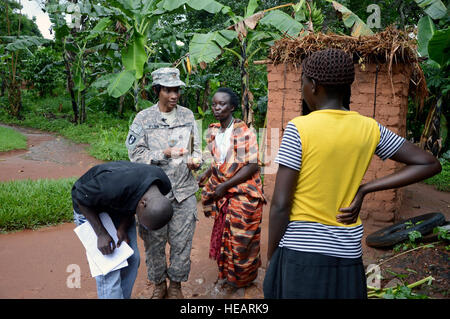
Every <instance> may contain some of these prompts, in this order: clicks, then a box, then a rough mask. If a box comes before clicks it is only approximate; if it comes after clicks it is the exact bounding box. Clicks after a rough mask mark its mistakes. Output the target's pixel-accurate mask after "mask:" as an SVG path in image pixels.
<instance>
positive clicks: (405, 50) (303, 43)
mask: <svg viewBox="0 0 450 319" xmlns="http://www.w3.org/2000/svg"><path fill="white" fill-rule="evenodd" d="M416 47H417V41H416V40H415V39H413V38H410V37H409V36H408V34H407V33H406V32H404V31H401V30H397V29H395V28H393V27H388V28H386V29H385V30H384V31H382V32H379V33H376V34H374V35H371V36H361V37H352V36H347V35H339V34H333V33H330V34H324V33H310V34H308V35H306V36H304V37H300V38H284V39H281V40H278V41H276V42H275V44H274V45H273V46H272V47H271V49H270V53H269V58H270V60H271V61H272V63H273V64H280V63H283V64H284V63H291V64H294V65H300V64H301V62H302V60H303V59H304V58H305V57H306V56H307V55H309V54H311V53H312V52H315V51H320V50H323V49H326V48H338V49H342V50H344V51H346V52H348V53H349V54H352V55H353V58H354V60H355V62H357V63H359V64H370V63H378V64H385V63H387V64H388V72H389V76H390V77H391V84H392V65H393V64H407V65H411V66H412V68H413V72H412V75H411V83H410V91H411V93H413V94H414V95H415V96H416V98H418V100H419V101H420V102H421V104H423V100H424V98H425V97H426V96H427V94H428V90H427V86H426V81H425V76H424V74H423V71H422V68H421V67H420V64H419V57H418V55H417V50H416ZM392 86H393V84H392Z"/></svg>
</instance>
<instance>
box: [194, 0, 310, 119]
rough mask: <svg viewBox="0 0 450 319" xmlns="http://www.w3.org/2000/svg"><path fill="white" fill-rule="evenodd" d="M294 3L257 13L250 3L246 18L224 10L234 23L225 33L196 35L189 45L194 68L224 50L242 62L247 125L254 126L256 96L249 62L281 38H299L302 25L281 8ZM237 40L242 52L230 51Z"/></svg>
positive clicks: (256, 5)
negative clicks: (263, 27)
mask: <svg viewBox="0 0 450 319" xmlns="http://www.w3.org/2000/svg"><path fill="white" fill-rule="evenodd" d="M292 6H294V4H293V3H288V4H285V5H281V6H277V7H273V8H270V9H266V10H263V11H258V12H256V9H257V7H258V0H250V1H249V2H248V4H247V7H246V10H245V14H244V16H243V17H241V16H238V15H236V14H234V13H233V12H232V11H231V10H230V8H229V7H225V6H224V7H223V8H222V13H225V14H227V15H228V16H229V17H230V20H231V22H232V24H231V25H230V26H229V27H227V28H226V29H223V30H218V31H214V32H209V33H206V34H205V33H196V34H194V36H193V37H192V40H191V42H190V44H189V54H190V57H191V62H192V64H193V65H198V64H201V65H202V64H203V65H205V64H206V63H210V62H213V61H214V60H215V59H216V58H217V57H218V56H219V55H221V54H222V52H223V51H228V52H231V53H232V54H234V55H235V56H236V57H237V58H238V60H239V62H240V72H241V93H242V102H241V107H242V116H243V120H244V121H245V122H246V123H247V124H248V125H252V124H253V110H252V104H253V95H252V93H251V91H250V87H249V86H250V83H249V82H250V81H249V71H248V69H249V63H250V61H251V60H252V58H253V57H254V56H255V54H256V53H257V52H259V51H261V50H262V49H264V48H268V46H269V44H270V43H272V42H273V41H274V40H275V39H277V38H280V37H281V35H287V36H292V37H295V36H298V35H299V34H300V33H301V32H302V31H303V30H304V27H303V25H302V24H301V23H300V22H298V21H296V20H295V19H294V18H292V17H291V16H290V15H288V14H286V13H284V12H283V11H280V10H278V9H280V8H282V7H292ZM255 12H256V13H255ZM258 25H265V26H271V27H274V28H275V29H276V30H277V31H278V32H277V33H274V32H267V31H260V30H256V27H257V26H258ZM235 41H237V42H238V45H239V49H238V50H237V51H236V50H234V49H232V48H231V46H232V45H233V43H234V42H235Z"/></svg>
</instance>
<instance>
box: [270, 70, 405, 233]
mask: <svg viewBox="0 0 450 319" xmlns="http://www.w3.org/2000/svg"><path fill="white" fill-rule="evenodd" d="M376 69H377V66H376V65H374V64H370V65H365V66H364V67H361V66H360V65H357V64H355V71H356V72H355V73H356V74H355V82H354V83H353V85H352V97H351V104H350V108H351V110H352V111H357V112H359V113H360V114H362V115H365V116H369V117H375V119H376V120H377V121H378V122H379V123H381V124H382V125H384V126H386V127H387V128H389V129H390V130H392V131H393V132H395V133H397V134H399V135H400V136H405V135H406V114H407V110H408V88H409V81H410V76H411V72H412V69H411V67H410V66H408V65H404V64H398V65H393V67H392V82H391V80H390V77H389V75H388V66H387V65H386V64H380V65H379V66H378V76H377V75H376V74H377V72H376ZM267 70H268V91H269V96H268V108H267V138H266V145H265V150H264V152H265V156H264V162H265V168H264V171H263V172H264V192H265V194H266V196H267V198H268V199H269V200H270V199H271V198H272V194H273V190H274V185H275V177H276V174H275V173H276V164H274V163H273V160H274V159H275V156H276V151H277V150H278V146H279V145H280V143H281V138H282V136H283V131H284V128H285V127H286V125H287V123H288V122H289V120H291V119H292V118H294V117H296V116H299V115H301V114H302V96H301V79H300V76H301V67H300V66H294V65H292V64H279V65H276V66H275V65H272V64H269V65H268V66H267ZM375 81H376V82H377V86H376V105H375V106H374V99H375ZM393 92H394V93H395V95H393ZM374 115H375V116H374ZM274 153H275V154H274ZM401 166H402V165H401V164H398V163H396V162H394V161H391V160H386V161H384V162H383V161H382V160H380V159H379V158H378V157H377V156H374V158H373V160H372V162H371V164H370V166H369V169H368V171H367V173H366V175H365V177H364V181H369V180H372V179H374V178H379V177H382V176H385V175H388V174H391V173H393V172H394V171H396V170H398V169H399V168H400V167H401ZM364 181H363V182H364ZM401 202H402V190H401V189H395V190H386V191H382V192H377V193H373V194H369V195H367V196H366V199H365V202H364V204H363V207H362V209H361V218H362V220H363V222H364V225H365V229H366V232H371V231H372V230H376V229H378V228H381V227H385V226H387V225H390V224H392V223H393V222H395V221H396V220H398V219H399V217H400V216H398V210H399V208H400V206H401Z"/></svg>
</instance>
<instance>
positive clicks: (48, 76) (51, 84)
mask: <svg viewBox="0 0 450 319" xmlns="http://www.w3.org/2000/svg"><path fill="white" fill-rule="evenodd" d="M61 61H62V58H61V56H60V54H59V53H58V52H57V51H55V50H54V49H53V48H52V47H50V46H49V47H41V48H39V49H37V50H36V51H35V52H34V55H33V56H32V57H29V58H28V59H27V60H26V61H25V63H24V69H23V78H24V80H26V81H27V84H28V86H29V87H33V88H34V89H35V90H36V91H37V92H38V94H39V96H41V97H43V96H46V95H53V91H54V90H55V89H56V88H57V87H59V86H61V84H62V83H64V73H63V65H62V63H61Z"/></svg>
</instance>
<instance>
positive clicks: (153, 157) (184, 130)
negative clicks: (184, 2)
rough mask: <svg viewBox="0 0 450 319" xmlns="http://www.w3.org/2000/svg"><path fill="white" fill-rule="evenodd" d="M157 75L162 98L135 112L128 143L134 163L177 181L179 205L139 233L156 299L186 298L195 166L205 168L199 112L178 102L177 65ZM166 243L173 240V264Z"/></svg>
mask: <svg viewBox="0 0 450 319" xmlns="http://www.w3.org/2000/svg"><path fill="white" fill-rule="evenodd" d="M152 77H153V83H152V86H153V90H154V92H155V94H156V95H157V96H158V99H159V100H158V103H157V104H156V105H153V106H152V107H150V108H147V109H145V110H142V111H141V112H139V113H138V114H137V115H136V117H135V119H134V121H133V123H132V125H131V127H130V131H129V134H128V137H127V140H126V146H127V148H128V155H129V157H130V160H131V161H132V162H138V163H146V164H153V165H157V166H159V167H161V168H162V169H163V170H164V172H165V173H166V174H167V176H168V177H169V179H170V181H171V183H172V186H173V188H172V191H171V192H170V193H169V194H168V195H167V197H168V198H169V199H170V200H171V203H172V206H173V208H174V213H173V218H172V220H171V221H170V223H169V224H167V225H166V226H165V227H163V228H162V229H159V230H157V231H148V230H146V229H144V228H143V227H142V226H141V225H139V235H140V236H141V238H142V239H143V240H144V246H145V253H146V264H147V275H148V279H149V280H150V281H151V282H153V283H154V284H155V289H154V291H153V295H152V298H157V299H162V298H164V297H165V296H166V295H167V296H168V298H183V295H182V292H181V282H182V281H187V279H188V276H189V272H190V254H191V248H192V238H193V236H194V230H195V222H196V220H197V201H196V198H195V192H196V191H197V190H198V185H197V182H196V180H195V178H194V176H193V175H192V173H191V170H193V169H198V168H199V167H200V164H201V140H200V138H199V132H198V129H197V124H196V122H195V118H194V114H193V113H192V111H191V110H189V109H187V108H185V107H182V106H180V105H178V104H177V102H178V99H179V97H180V90H179V88H180V86H184V85H185V84H184V83H183V82H182V81H180V78H179V71H178V69H176V68H161V69H158V70H156V71H154V72H153V73H152ZM166 243H169V245H170V264H169V265H167V263H166V254H165V247H166ZM167 277H169V280H170V285H169V288H168V289H167V284H166V278H167Z"/></svg>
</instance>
